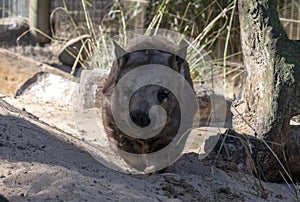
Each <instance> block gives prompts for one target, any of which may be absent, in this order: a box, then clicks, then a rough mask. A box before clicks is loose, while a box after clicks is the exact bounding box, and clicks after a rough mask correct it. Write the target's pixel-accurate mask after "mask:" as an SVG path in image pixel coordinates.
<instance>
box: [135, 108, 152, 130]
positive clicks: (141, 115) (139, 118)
mask: <svg viewBox="0 0 300 202" xmlns="http://www.w3.org/2000/svg"><path fill="white" fill-rule="evenodd" d="M130 117H131V120H132V121H133V123H135V124H136V125H137V126H139V127H141V128H144V127H147V126H149V125H150V123H151V120H150V118H149V116H148V113H146V112H145V111H144V110H135V111H133V112H130Z"/></svg>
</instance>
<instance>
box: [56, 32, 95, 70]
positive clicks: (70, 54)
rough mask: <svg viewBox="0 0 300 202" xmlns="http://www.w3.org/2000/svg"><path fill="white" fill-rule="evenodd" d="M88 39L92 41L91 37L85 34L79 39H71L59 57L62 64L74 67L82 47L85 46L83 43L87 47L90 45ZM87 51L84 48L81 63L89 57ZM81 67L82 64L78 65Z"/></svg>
mask: <svg viewBox="0 0 300 202" xmlns="http://www.w3.org/2000/svg"><path fill="white" fill-rule="evenodd" d="M88 39H90V35H88V34H84V35H81V36H79V37H76V38H74V39H71V40H70V41H68V42H67V43H66V45H64V46H63V48H62V50H61V52H60V53H59V55H58V59H59V61H60V62H61V63H63V64H64V65H67V66H71V67H72V66H73V64H74V62H75V61H76V57H77V56H78V54H79V52H80V49H81V47H82V46H83V43H84V44H85V45H86V48H88V47H87V44H88ZM87 54H88V53H87V49H85V48H84V47H83V49H82V51H81V53H80V57H79V61H80V62H83V61H84V60H85V59H86V57H87ZM79 66H80V63H79V62H78V63H77V67H79Z"/></svg>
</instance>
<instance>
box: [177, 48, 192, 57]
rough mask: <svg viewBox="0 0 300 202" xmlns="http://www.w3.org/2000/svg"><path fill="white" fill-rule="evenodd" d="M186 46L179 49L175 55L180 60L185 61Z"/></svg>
mask: <svg viewBox="0 0 300 202" xmlns="http://www.w3.org/2000/svg"><path fill="white" fill-rule="evenodd" d="M188 47H189V46H188V45H186V46H183V47H181V48H180V49H179V50H178V51H177V52H176V55H177V56H179V57H181V58H182V59H186V55H187V49H188Z"/></svg>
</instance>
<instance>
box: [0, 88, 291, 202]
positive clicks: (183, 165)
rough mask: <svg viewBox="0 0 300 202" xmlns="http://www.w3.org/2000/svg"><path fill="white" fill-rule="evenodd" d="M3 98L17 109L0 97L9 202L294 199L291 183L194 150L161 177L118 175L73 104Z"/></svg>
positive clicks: (1, 161) (0, 177) (2, 186)
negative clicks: (80, 125)
mask: <svg viewBox="0 0 300 202" xmlns="http://www.w3.org/2000/svg"><path fill="white" fill-rule="evenodd" d="M3 99H4V100H5V101H7V102H8V103H10V104H12V105H13V106H15V107H16V108H14V107H12V106H10V105H8V104H7V103H5V102H3V101H1V100H0V166H1V169H0V193H1V194H2V195H3V196H4V197H6V198H7V199H8V200H9V201H265V200H267V201H296V196H295V193H294V191H293V189H292V188H291V187H289V186H291V185H287V184H285V183H282V184H276V183H265V182H259V180H258V179H256V178H255V177H254V176H250V175H247V174H244V173H242V172H240V171H238V170H234V169H231V168H230V167H228V166H227V167H226V165H225V166H223V167H222V169H219V168H216V167H214V166H212V165H213V161H210V160H200V159H199V157H198V154H196V153H191V152H190V153H187V154H184V155H183V156H182V158H180V160H179V161H177V162H176V163H174V164H173V165H171V166H170V167H168V168H167V169H165V170H164V171H163V172H159V173H154V174H149V175H129V174H124V173H121V172H117V171H115V170H112V169H110V168H108V167H106V166H104V165H103V164H101V163H100V162H99V161H97V160H95V158H94V156H93V155H91V153H89V152H88V151H89V149H90V148H89V145H88V144H86V143H85V142H84V141H83V139H82V137H81V136H80V133H79V132H78V131H76V129H75V124H74V120H73V115H72V112H73V107H72V102H70V100H68V99H63V98H62V99H61V100H60V101H56V102H54V101H51V98H48V99H46V100H43V99H40V97H39V96H38V95H33V94H30V93H28V94H25V95H22V96H20V97H18V98H13V97H5V98H3ZM56 99H57V98H56ZM19 109H20V110H19ZM107 150H109V147H108V148H107ZM107 159H114V158H111V157H110V156H107ZM260 183H261V184H260Z"/></svg>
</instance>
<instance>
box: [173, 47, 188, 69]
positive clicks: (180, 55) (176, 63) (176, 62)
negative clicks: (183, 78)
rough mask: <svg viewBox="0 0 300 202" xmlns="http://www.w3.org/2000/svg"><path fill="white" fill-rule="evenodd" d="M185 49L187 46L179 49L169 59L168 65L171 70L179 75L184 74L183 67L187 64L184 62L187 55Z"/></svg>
mask: <svg viewBox="0 0 300 202" xmlns="http://www.w3.org/2000/svg"><path fill="white" fill-rule="evenodd" d="M187 47H188V46H184V47H182V48H180V49H179V50H178V51H177V52H176V54H172V55H171V56H170V58H169V64H170V66H171V68H172V69H174V70H175V71H177V72H179V73H180V74H184V70H185V65H186V64H187V62H186V60H185V59H186V55H187Z"/></svg>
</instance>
